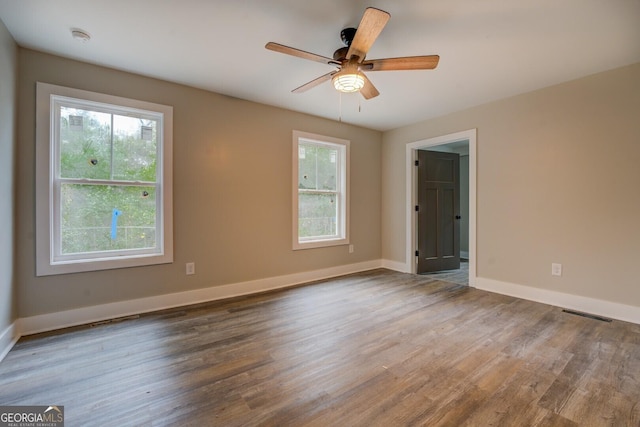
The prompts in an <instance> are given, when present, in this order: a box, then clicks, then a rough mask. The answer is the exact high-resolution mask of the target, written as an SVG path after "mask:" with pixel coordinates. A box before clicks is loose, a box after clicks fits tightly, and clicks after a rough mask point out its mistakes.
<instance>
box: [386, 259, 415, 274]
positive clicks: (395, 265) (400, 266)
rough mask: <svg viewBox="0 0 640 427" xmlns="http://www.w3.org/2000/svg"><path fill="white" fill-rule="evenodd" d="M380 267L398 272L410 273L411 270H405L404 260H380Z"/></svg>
mask: <svg viewBox="0 0 640 427" xmlns="http://www.w3.org/2000/svg"><path fill="white" fill-rule="evenodd" d="M382 268H387V269H389V270H393V271H398V272H400V273H411V271H407V264H406V263H404V262H398V261H391V260H389V259H383V260H382Z"/></svg>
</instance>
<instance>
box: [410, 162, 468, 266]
mask: <svg viewBox="0 0 640 427" xmlns="http://www.w3.org/2000/svg"><path fill="white" fill-rule="evenodd" d="M459 170H460V158H459V155H458V154H454V153H439V152H434V151H424V150H418V206H417V210H418V253H417V256H418V273H430V272H433V271H441V270H457V269H459V268H460V223H459V219H460V200H459V194H460V182H459V176H460V174H459Z"/></svg>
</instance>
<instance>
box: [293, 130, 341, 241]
mask: <svg viewBox="0 0 640 427" xmlns="http://www.w3.org/2000/svg"><path fill="white" fill-rule="evenodd" d="M301 142H302V143H311V144H317V145H320V146H330V147H336V146H337V147H338V148H340V150H339V152H341V153H342V154H341V155H339V156H338V157H339V159H338V161H339V167H338V175H339V176H338V177H337V190H338V193H339V195H338V197H339V200H338V218H337V223H338V227H337V228H338V237H330V238H318V239H314V240H305V239H303V240H301V239H300V237H299V235H298V195H299V189H298V156H299V146H300V143H301ZM350 144H351V143H350V141H349V140H346V139H340V138H334V137H330V136H324V135H317V134H313V133H308V132H302V131H298V130H294V131H293V152H292V156H291V157H292V159H293V162H292V163H293V164H292V166H293V175H292V197H291V198H292V201H293V203H292V205H293V207H292V225H293V227H292V235H293V236H292V237H293V238H292V246H293V250H300V249H311V248H322V247H328V246H340V245H348V244H349V163H350V161H349V156H350Z"/></svg>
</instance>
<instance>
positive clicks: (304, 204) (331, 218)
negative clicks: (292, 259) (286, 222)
mask: <svg viewBox="0 0 640 427" xmlns="http://www.w3.org/2000/svg"><path fill="white" fill-rule="evenodd" d="M348 188H349V141H346V140H343V139H337V138H331V137H326V136H321V135H314V134H309V133H305V132H299V131H294V132H293V192H294V194H293V223H294V224H293V249H306V248H315V247H322V246H334V245H345V244H348V243H349V197H348Z"/></svg>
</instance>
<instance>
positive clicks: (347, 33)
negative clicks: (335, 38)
mask: <svg viewBox="0 0 640 427" xmlns="http://www.w3.org/2000/svg"><path fill="white" fill-rule="evenodd" d="M355 35H356V28H345V29H344V30H342V31H340V40H342V43H344V44H345V45H347V47H349V46H351V42H352V41H353V38H354V37H355Z"/></svg>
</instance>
